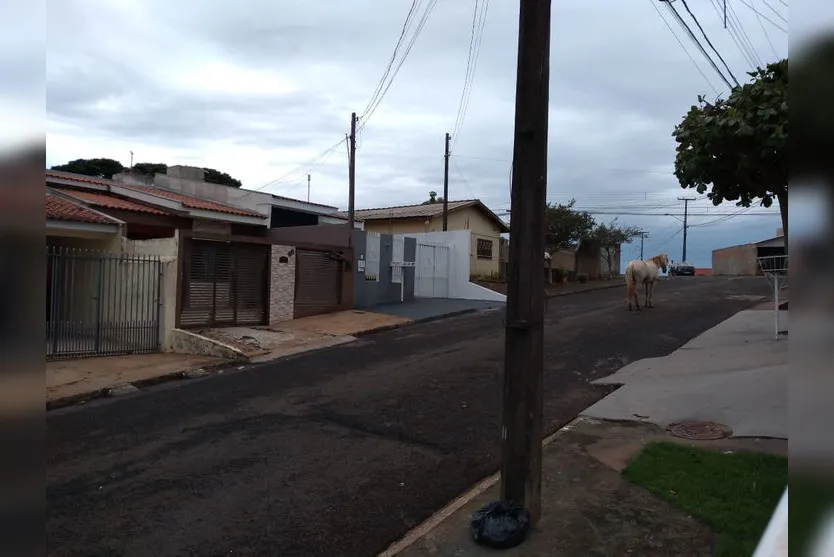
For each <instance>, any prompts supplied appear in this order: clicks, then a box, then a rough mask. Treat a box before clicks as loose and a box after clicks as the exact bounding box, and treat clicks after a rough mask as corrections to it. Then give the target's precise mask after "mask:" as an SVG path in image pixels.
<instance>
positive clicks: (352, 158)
mask: <svg viewBox="0 0 834 557" xmlns="http://www.w3.org/2000/svg"><path fill="white" fill-rule="evenodd" d="M348 149H349V155H348V226H349V228H348V231H349V232H348V246H351V247H352V246H353V213H354V207H355V203H354V202H355V198H356V113H355V112H352V113H351V115H350V136H348Z"/></svg>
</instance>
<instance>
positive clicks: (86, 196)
mask: <svg viewBox="0 0 834 557" xmlns="http://www.w3.org/2000/svg"><path fill="white" fill-rule="evenodd" d="M62 191H63V193H64V194H66V195H69V196H72V197H74V198H76V199H80V200H81V201H83V202H85V203H87V204H89V205H93V206H95V207H105V208H108V209H122V210H124V211H135V212H137V213H150V214H152V215H169V214H170V213H169V212H168V211H164V210H162V209H159V208H156V207H149V206H147V205H141V204H139V203H136V202H134V201H129V200H127V199H122V198H120V197H116V196H113V195H108V194H106V193H98V192H92V191H74V190H62Z"/></svg>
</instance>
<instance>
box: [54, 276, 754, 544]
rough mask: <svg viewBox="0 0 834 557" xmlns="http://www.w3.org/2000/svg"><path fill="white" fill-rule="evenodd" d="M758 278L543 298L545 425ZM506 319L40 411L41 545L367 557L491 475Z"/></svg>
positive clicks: (703, 322)
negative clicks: (651, 301) (635, 301)
mask: <svg viewBox="0 0 834 557" xmlns="http://www.w3.org/2000/svg"><path fill="white" fill-rule="evenodd" d="M767 291H768V287H767V283H766V282H765V281H764V280H763V279H756V278H752V279H739V280H725V279H721V278H712V277H703V278H702V277H698V278H693V279H681V280H675V281H669V282H663V283H662V284H660V285H659V286H658V288H657V290H656V294H655V305H656V308H655V309H653V310H644V311H641V312H639V313H634V312H632V313H629V312H627V311H626V309H625V308H626V306H625V304H626V300H625V293H624V292H622V291H620V290H619V289H614V290H602V291H596V292H588V293H582V294H577V295H573V296H566V297H562V298H557V299H554V300H551V301H550V303H549V312H548V315H547V327H546V331H545V367H546V370H545V380H544V389H545V392H544V396H545V421H546V426H545V433H546V434H549V433H551V432H553V431H554V430H556V429H558V428H559V427H560V426H561V425H563V424H565V423H567V422H568V421H570V420H571V419H572V418H574V417H575V416H576V415H577V414H579V413H580V412H581V411H582V410H584V409H585V408H587V407H588V406H590V405H591V404H593V403H594V402H596V401H597V400H599V399H600V398H601V397H603V396H604V395H605V394H606V393H607V392H609V391H610V389H612V388H613V387H612V386H608V385H591V384H589V381H592V380H594V379H598V378H601V377H604V376H606V375H609V374H611V373H613V372H614V371H616V370H617V369H619V368H620V367H622V366H623V365H625V364H627V363H629V362H631V361H634V360H638V359H641V358H647V357H656V356H661V355H664V354H668V353H669V352H671V351H672V350H674V349H676V348H678V347H679V346H680V345H682V344H683V343H685V342H686V341H688V340H689V339H691V338H692V337H694V336H696V335H697V334H699V333H701V332H702V331H704V330H706V329H708V328H710V327H712V326H713V325H715V324H717V323H719V322H720V321H722V320H724V319H726V318H727V317H729V316H730V315H732V314H734V313H735V312H737V311H739V310H741V309H743V308H745V307H747V306H749V305H750V304H751V299H750V298H749V296H750V295H751V294H752V295H761V296H764V295H766V294H767ZM502 320H503V315H502V312H500V311H493V312H488V313H482V314H474V315H467V316H462V317H458V318H453V319H448V320H444V321H437V322H433V323H427V324H424V325H415V326H412V327H407V328H402V329H397V330H393V331H389V332H386V333H380V334H378V335H373V336H369V337H366V338H363V339H360V340H358V341H356V342H353V343H350V344H345V345H341V346H337V347H333V348H329V349H325V350H322V351H318V352H313V353H308V354H303V355H299V356H294V357H290V358H287V359H284V360H279V361H276V362H270V363H267V364H263V365H261V366H259V367H256V368H250V369H247V370H245V371H241V372H232V373H225V374H223V375H218V376H213V377H208V378H205V379H197V380H193V381H190V382H188V383H171V384H167V385H160V386H159V387H157V388H153V389H149V390H146V391H142V392H140V393H135V394H133V395H126V396H125V397H120V398H116V399H105V400H101V401H96V402H93V403H90V404H88V405H86V407H80V408H67V409H62V410H56V411H53V412H50V413H48V416H47V428H48V439H47V442H48V454H47V504H48V507H47V539H48V550H49V554H50V555H84V556H92V555H131V556H133V555H137V556H140V555H141V556H144V555H148V556H158V555H166V556H167V555H199V556H221V555H224V556H226V555H253V556H255V555H257V556H264V555H281V556H296V555H298V556H318V555H321V556H328V557H330V556H335V555H338V556H360V555H361V556H365V555H375V554H376V553H378V552H379V551H380V550H382V549H384V548H385V547H386V546H387V545H388V544H389V543H391V542H392V541H394V540H396V539H398V538H399V537H400V536H402V535H403V534H404V533H405V532H406V531H407V530H408V529H410V528H412V527H414V526H416V525H417V524H419V523H420V522H421V521H423V520H424V519H426V518H427V517H428V516H429V515H430V514H431V513H432V512H434V511H435V510H437V509H438V508H440V507H441V506H442V505H444V504H445V503H447V502H448V501H449V500H450V499H452V498H454V497H455V496H456V495H458V494H459V493H460V492H462V491H464V490H466V489H467V488H469V487H470V486H471V485H472V484H474V483H476V482H477V481H478V480H480V479H482V478H483V477H484V476H486V475H488V474H490V473H492V472H494V471H495V470H497V468H498V462H499V455H500V443H499V441H500V424H499V420H500V398H501V394H500V393H501V370H502V366H503V343H504V339H503V329H502V327H503V321H502Z"/></svg>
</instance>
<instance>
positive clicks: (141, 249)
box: [46, 170, 353, 359]
mask: <svg viewBox="0 0 834 557" xmlns="http://www.w3.org/2000/svg"><path fill="white" fill-rule="evenodd" d="M175 171H176V170H175ZM119 178H120V180H106V179H101V178H95V177H89V176H82V175H78V174H71V173H66V172H55V171H51V170H47V171H46V249H47V308H48V309H47V358H48V359H51V358H59V357H78V356H95V355H108V354H120V353H137V352H149V351H150V352H153V351H159V350H163V351H164V350H170V349H172V348H173V346H174V344H175V343H176V337H177V334H178V333H177V331H179V330H181V329H188V328H192V329H193V328H197V329H199V328H210V327H223V326H236V325H242V326H254V325H269V324H274V323H278V322H280V321H284V320H288V319H293V318H295V317H300V316H304V315H314V314H318V313H327V312H330V311H338V310H341V309H348V308H350V307H352V306H353V273H352V269H351V261H352V251H351V248H350V246H349V243H348V242H343V241H341V238H342V237H343V236H347V233H348V232H349V230H350V228H349V227H348V226H347V223H346V222H344V221H341V220H340V219H338V218H336V219H333V220H334V222H336V223H341V222H344V224H342V225H339V224H334V225H326V226H324V225H318V224H317V225H312V226H305V225H303V224H298V222H299V221H298V220H297V219H296V220H293V219H292V218H290V219H287V218H286V214H282V213H278V218H277V219H276V218H274V215H275V213H274V211H273V209H274V208H275V202H274V198H273V196H271V195H269V194H265V195H267V196H268V200H267V201H268V202H267V203H266V204H264V205H260V204H259V202H257V201H254V202H253V201H251V200H247V202H246V203H249V204H251V205H255V207H250V206H247V205H246V203H241V199H244V198H245V196H246V195H248V194H247V192H245V191H241V192H238V195H239V196H240V197H239V198H238V199H236V201H237V203H236V204H231V203H227V202H221V201H218V200H216V199H211V198H209V197H199V196H198V195H197V194H198V193H200V192H201V191H202V190H200V189H199V188H198V187H195V186H194V184H191V186H192V188H193V189H191V190H188V191H191V192H193V193H183V191H182V189H184V188H181V189H180V190H177V189H170V188H165V187H161V186H159V185H157V184H156V183H152V184H149V183H143V182H142V181H141V180H136V179H125V177H124V176H121V177H119ZM196 181H197V180H193V179H191V178H186V179H183V180H182V181H181V182H179V183H180V185H182V183H184V182H185V183H190V182H196ZM206 190H207V191H209V192H211V191H212V188H206ZM215 197H217V196H215ZM256 199H257V198H256ZM291 201H293V200H279V208H282V209H285V210H286V211H288V212H290V213H292V212H293V211H294V208H293V207H286V205H290V202H291ZM280 204H283V205H280ZM299 204H303V205H300V206H301V207H307V204H305V202H299ZM320 210H321V211H322V212H330V211H331V210H335V208H331V207H326V206H321V207H320ZM296 212H298V213H304V211H300V210H298V211H296ZM307 214H312V213H311V212H310V211H307ZM316 219H318V215H316ZM288 222H289V224H288V225H287V226H286V227H281V226H278V227H277V228H270V225H271V224H281V223H284V224H287V223H288ZM317 222H318V220H317ZM342 228H344V234H340V233H338V232H339V230H340V229H342ZM302 229H308V232H307V233H306V234H302V235H300V237H301V239H300V240H299V239H298V238H295V239H293V238H282V237H281V234H280V232H281V230H293V231H299V230H302ZM334 230H335V231H336V232H337V233H336V234H334V233H333V232H332V231H334Z"/></svg>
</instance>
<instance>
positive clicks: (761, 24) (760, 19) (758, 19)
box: [756, 13, 779, 58]
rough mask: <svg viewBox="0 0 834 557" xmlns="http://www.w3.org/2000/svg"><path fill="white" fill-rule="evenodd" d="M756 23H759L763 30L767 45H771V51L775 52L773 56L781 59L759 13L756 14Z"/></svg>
mask: <svg viewBox="0 0 834 557" xmlns="http://www.w3.org/2000/svg"><path fill="white" fill-rule="evenodd" d="M756 21H758V22H759V27H761V29H762V33H764V36H765V39H767V44H769V45H770V50H772V51H773V56H774V57H776V58H779V53H778V52H776V47H775V46H773V41H771V40H770V35H768V33H767V29H765V26H764V22H762V16H760V15H759V14H758V13H757V14H756Z"/></svg>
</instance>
